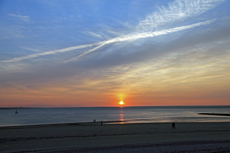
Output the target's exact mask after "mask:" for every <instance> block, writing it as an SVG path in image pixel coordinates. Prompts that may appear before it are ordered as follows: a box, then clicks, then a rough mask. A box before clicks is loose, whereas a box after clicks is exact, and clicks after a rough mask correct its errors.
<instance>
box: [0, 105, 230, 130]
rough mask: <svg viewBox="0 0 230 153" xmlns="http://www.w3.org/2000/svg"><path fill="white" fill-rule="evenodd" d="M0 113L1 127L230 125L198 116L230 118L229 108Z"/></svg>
mask: <svg viewBox="0 0 230 153" xmlns="http://www.w3.org/2000/svg"><path fill="white" fill-rule="evenodd" d="M15 111H16V109H0V126H15V125H34V124H50V123H73V122H74V123H75V122H93V120H96V121H125V122H124V123H146V122H150V123H159V122H230V116H211V115H199V114H198V113H225V114H230V106H170V107H164V106H162V107H154V106H150V107H123V108H119V107H76V108H19V109H17V111H18V114H15Z"/></svg>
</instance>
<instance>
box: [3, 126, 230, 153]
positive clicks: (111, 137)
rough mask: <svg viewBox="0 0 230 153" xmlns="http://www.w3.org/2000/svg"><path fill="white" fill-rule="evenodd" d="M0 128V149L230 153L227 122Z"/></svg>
mask: <svg viewBox="0 0 230 153" xmlns="http://www.w3.org/2000/svg"><path fill="white" fill-rule="evenodd" d="M171 124H172V123H134V124H103V125H101V123H100V122H97V123H64V124H46V125H27V126H8V127H0V152H230V122H215V123H214V122H191V123H186V122H183V123H176V126H175V129H173V128H172V127H171Z"/></svg>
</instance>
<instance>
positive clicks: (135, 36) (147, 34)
mask: <svg viewBox="0 0 230 153" xmlns="http://www.w3.org/2000/svg"><path fill="white" fill-rule="evenodd" d="M214 21H215V19H212V20H208V21H205V22H199V23H195V24H191V25H188V26H181V27H176V28H171V29H166V30H162V31H155V32H145V33H137V34H130V35H125V36H121V37H116V38H113V39H110V40H107V41H101V42H96V43H91V44H85V45H79V46H73V47H68V48H64V49H59V50H52V51H47V52H43V53H38V54H32V55H28V56H24V57H18V58H13V59H10V60H3V61H2V62H6V63H7V62H17V61H21V60H25V59H31V58H36V57H39V56H45V55H51V54H57V53H63V52H68V51H72V50H78V49H83V48H89V47H93V46H97V47H95V48H93V49H90V50H88V51H85V52H83V53H82V54H80V55H79V56H77V57H75V58H72V59H70V60H67V61H66V62H69V61H74V60H78V59H79V58H80V57H82V56H84V55H86V54H88V53H91V52H93V51H95V50H97V49H98V48H100V47H102V46H104V45H106V44H111V43H117V42H124V41H133V40H137V39H141V38H148V37H156V36H160V35H166V34H169V33H173V32H178V31H182V30H186V29H190V28H194V27H197V26H201V25H206V24H210V23H212V22H214Z"/></svg>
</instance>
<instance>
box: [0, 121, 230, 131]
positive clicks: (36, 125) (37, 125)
mask: <svg viewBox="0 0 230 153" xmlns="http://www.w3.org/2000/svg"><path fill="white" fill-rule="evenodd" d="M171 123H173V122H129V121H126V120H123V121H121V120H112V121H108V120H107V121H106V120H105V121H102V124H103V125H110V124H111V125H120V124H122V125H123V124H171ZM175 123H179V124H180V123H216V124H218V123H230V121H229V122H228V121H225V122H223V121H220V122H217V121H216V122H210V121H207V122H197V121H196V122H175ZM67 125H90V126H93V125H101V121H96V122H67V123H44V124H43V123H41V124H21V125H0V129H1V128H20V127H22V128H23V127H44V126H67Z"/></svg>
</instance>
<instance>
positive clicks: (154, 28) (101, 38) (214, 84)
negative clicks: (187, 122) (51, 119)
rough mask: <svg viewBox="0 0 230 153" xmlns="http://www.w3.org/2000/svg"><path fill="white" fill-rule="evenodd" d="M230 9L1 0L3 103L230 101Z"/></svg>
mask: <svg viewBox="0 0 230 153" xmlns="http://www.w3.org/2000/svg"><path fill="white" fill-rule="evenodd" d="M229 8H230V1H229V0H203V1H199V0H187V1H186V0H175V1H160V0H159V1H152V0H122V1H115V0H77V1H75V0H73V1H71V0H69V1H64V0H60V1H59V0H49V1H46V0H20V1H18V0H2V1H1V2H0V36H1V37H0V46H1V48H0V86H1V87H0V91H1V94H2V95H1V96H0V97H2V98H1V99H0V105H1V106H21V105H22V106H114V105H115V101H119V100H125V99H127V101H129V102H127V103H128V105H130V106H131V105H161V104H162V105H198V104H202V105H217V104H226V103H227V101H229V99H230V97H229V95H228V93H229V92H230V83H229V81H228V80H229V79H230V77H229V75H230V72H229V66H230V62H229V61H230V52H229V50H230V45H229V44H230V20H229V19H230V10H229ZM38 97H40V100H38ZM143 97H144V98H143ZM17 99H20V100H17ZM64 99H68V100H67V101H68V102H67V103H66V104H64V103H61V100H64ZM186 99H190V100H186ZM191 99H192V100H191ZM59 100H60V101H59ZM170 100H172V101H171V102H170ZM55 101H59V102H58V104H55ZM108 101H110V103H108ZM176 101H178V103H176ZM209 102H210V103H209ZM218 102H220V103H218Z"/></svg>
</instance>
